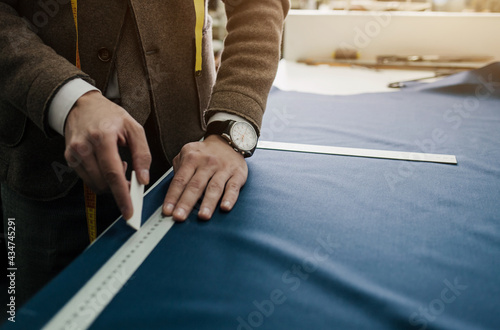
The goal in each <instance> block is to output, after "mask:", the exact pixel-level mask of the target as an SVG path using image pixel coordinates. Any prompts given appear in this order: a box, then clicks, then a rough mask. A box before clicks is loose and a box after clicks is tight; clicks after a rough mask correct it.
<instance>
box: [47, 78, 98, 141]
mask: <svg viewBox="0 0 500 330" xmlns="http://www.w3.org/2000/svg"><path fill="white" fill-rule="evenodd" d="M93 90H96V91H99V90H98V89H97V88H95V87H94V86H92V85H91V84H89V83H88V82H86V81H85V80H83V79H80V78H77V79H73V80H70V81H69V82H67V83H66V84H64V86H62V87H61V88H60V89H59V91H58V92H57V93H56V95H55V96H54V98H53V99H52V102H51V103H50V106H49V113H48V121H49V126H50V127H51V128H52V129H53V130H55V131H56V132H58V133H59V134H61V135H64V124H65V123H66V118H67V117H68V114H69V112H70V110H71V109H72V108H73V105H74V104H75V102H76V101H77V100H78V99H79V98H80V96H82V95H83V94H85V93H88V92H90V91H93Z"/></svg>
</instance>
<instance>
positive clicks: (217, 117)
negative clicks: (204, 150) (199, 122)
mask: <svg viewBox="0 0 500 330" xmlns="http://www.w3.org/2000/svg"><path fill="white" fill-rule="evenodd" d="M226 120H234V121H244V122H247V123H249V124H250V122H249V121H248V120H246V119H244V118H242V117H240V116H238V115H234V114H232V113H227V112H217V113H216V114H214V115H212V117H210V119H209V120H208V123H207V125H208V124H210V123H211V122H213V121H226ZM250 125H251V124H250Z"/></svg>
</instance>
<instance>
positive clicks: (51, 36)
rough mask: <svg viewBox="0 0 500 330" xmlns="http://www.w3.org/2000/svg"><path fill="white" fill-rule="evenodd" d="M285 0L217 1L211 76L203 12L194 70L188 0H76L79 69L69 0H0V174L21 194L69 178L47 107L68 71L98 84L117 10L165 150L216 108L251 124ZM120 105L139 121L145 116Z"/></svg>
mask: <svg viewBox="0 0 500 330" xmlns="http://www.w3.org/2000/svg"><path fill="white" fill-rule="evenodd" d="M288 1H289V0H226V1H225V2H226V11H227V15H228V25H227V29H228V32H229V34H228V37H227V38H226V40H225V48H224V53H223V56H222V64H221V66H220V69H219V71H218V73H217V78H216V79H215V72H214V69H213V57H212V52H211V42H210V40H211V32H210V24H211V20H210V19H209V18H208V19H206V20H205V27H204V29H203V70H202V74H201V75H196V74H195V71H194V65H195V64H194V63H195V53H196V51H195V28H194V27H195V10H194V4H193V1H190V0H172V1H162V0H142V1H140V0H128V1H125V0H106V1H100V0H80V1H78V17H79V22H78V24H79V49H80V57H81V63H82V69H83V71H80V70H78V69H77V68H76V67H75V65H74V62H75V53H76V50H75V48H76V32H75V26H74V22H73V15H72V11H71V4H70V1H69V0H40V1H34V0H0V182H1V183H2V184H7V185H9V186H10V187H11V188H12V189H14V190H15V191H17V192H19V193H21V194H22V195H24V196H27V197H30V198H36V199H39V200H49V199H53V198H57V197H58V196H62V195H64V194H65V193H66V192H67V191H68V190H69V189H70V188H71V187H72V186H73V184H74V183H75V182H76V181H77V179H78V178H77V176H76V174H75V173H74V172H72V171H70V169H69V168H68V167H66V161H65V160H64V156H63V154H64V148H65V145H64V138H63V137H61V136H59V135H58V134H57V133H55V132H54V131H53V130H52V129H51V128H50V127H49V126H48V123H47V111H48V107H49V105H50V102H51V100H52V98H53V97H54V95H55V93H57V91H58V90H59V88H60V87H61V86H63V85H64V83H66V82H67V81H69V80H71V79H75V78H77V77H79V78H82V79H84V80H86V81H88V82H90V83H91V84H94V85H95V86H97V87H98V88H99V89H101V90H103V91H105V90H106V88H107V85H108V80H109V77H110V74H111V72H112V71H113V70H114V68H115V63H114V62H115V61H114V60H115V58H116V56H115V55H116V51H117V48H118V46H119V42H120V36H121V31H122V30H123V26H124V25H123V24H124V21H125V17H126V16H127V15H129V17H131V18H132V21H133V23H134V24H133V25H134V28H135V31H136V34H137V40H138V47H137V54H138V56H139V57H140V61H138V63H142V65H143V72H144V74H145V77H143V78H146V80H147V82H148V89H149V94H150V100H151V101H150V102H151V108H152V110H153V111H154V112H155V113H156V114H157V117H156V120H157V122H158V123H159V126H160V136H161V140H162V142H163V146H164V150H165V153H166V155H165V156H166V157H167V159H168V160H170V161H171V160H172V158H173V157H174V156H175V155H176V154H177V153H178V152H179V151H180V148H181V147H182V146H183V145H184V144H185V143H187V142H189V141H195V140H197V139H199V138H200V137H201V136H202V135H203V130H204V128H205V120H206V119H207V118H209V117H210V116H211V115H212V114H213V113H215V112H217V111H225V112H229V113H234V114H237V115H240V116H242V117H244V118H246V119H247V120H249V121H250V122H252V123H253V124H254V125H255V126H256V128H259V127H260V124H261V120H262V115H263V112H264V109H265V104H266V100H267V95H268V93H269V89H270V87H271V84H272V81H273V78H274V75H275V72H276V69H277V64H278V60H279V48H280V39H281V32H282V26H283V20H284V18H285V16H286V13H287V11H288V9H289V3H288ZM127 13H128V14H127ZM135 78H136V77H130V81H131V82H132V83H133V82H134V79H135ZM214 83H215V84H214ZM127 110H129V112H130V113H131V114H132V116H134V117H135V118H136V119H137V120H138V121H139V122H141V123H142V124H143V123H144V121H145V118H147V115H144V114H140V113H139V114H138V113H134V111H130V110H131V109H127Z"/></svg>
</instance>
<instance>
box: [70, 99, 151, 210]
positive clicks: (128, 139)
mask: <svg viewBox="0 0 500 330" xmlns="http://www.w3.org/2000/svg"><path fill="white" fill-rule="evenodd" d="M64 136H65V139H66V151H65V153H64V157H65V158H66V161H67V162H68V164H69V166H70V167H72V168H73V169H75V171H76V172H77V173H78V175H79V176H80V177H81V178H82V179H83V181H84V182H85V183H86V184H87V185H88V186H89V187H90V188H91V189H92V190H93V191H95V192H96V193H99V192H103V191H106V190H108V189H110V190H111V192H112V193H113V196H114V198H115V201H116V204H117V205H118V207H119V208H120V211H121V212H122V215H123V217H124V218H125V219H127V220H128V219H129V218H131V217H132V214H133V210H132V201H131V199H130V195H129V184H128V182H127V179H126V177H125V170H124V165H123V163H122V160H121V158H120V155H119V153H118V146H128V147H129V149H130V152H131V154H132V162H133V169H134V170H135V171H136V173H137V174H138V179H139V182H140V183H142V184H148V183H149V167H150V165H151V153H150V152H149V147H148V143H147V140H146V134H145V132H144V129H143V127H142V126H141V125H140V124H139V123H138V122H137V121H135V120H134V118H132V117H131V116H130V115H129V114H128V112H127V111H125V109H123V108H122V107H120V106H118V105H116V104H115V103H113V102H111V101H110V100H108V99H106V98H105V97H104V96H103V95H102V94H101V93H100V92H98V91H90V92H88V93H86V94H84V95H83V96H81V97H80V98H79V99H78V100H77V101H76V103H75V105H74V107H73V109H72V110H71V111H70V113H69V114H68V117H67V119H66V123H65V132H64Z"/></svg>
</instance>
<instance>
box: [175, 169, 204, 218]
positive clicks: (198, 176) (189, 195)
mask: <svg viewBox="0 0 500 330" xmlns="http://www.w3.org/2000/svg"><path fill="white" fill-rule="evenodd" d="M212 175H213V172H212V171H207V170H198V171H196V173H195V174H194V175H193V177H192V178H191V180H189V182H188V183H187V185H186V188H185V189H184V192H183V193H182V195H181V197H180V198H179V201H178V202H177V204H176V205H175V210H174V212H173V214H172V216H173V218H174V220H175V221H184V220H186V218H187V217H188V215H189V213H190V212H191V210H192V209H193V206H194V205H195V204H196V202H197V201H198V200H199V199H200V197H201V195H203V192H204V191H205V187H206V186H207V183H208V181H209V180H210V178H211V177H212Z"/></svg>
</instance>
